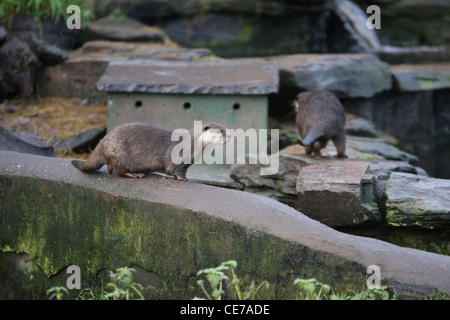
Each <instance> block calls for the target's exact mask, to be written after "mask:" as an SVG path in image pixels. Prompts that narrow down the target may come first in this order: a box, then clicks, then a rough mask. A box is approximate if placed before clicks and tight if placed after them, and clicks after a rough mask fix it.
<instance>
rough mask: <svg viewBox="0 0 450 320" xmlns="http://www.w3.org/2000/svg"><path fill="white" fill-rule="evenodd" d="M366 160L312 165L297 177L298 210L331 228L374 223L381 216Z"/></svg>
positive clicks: (302, 170)
mask: <svg viewBox="0 0 450 320" xmlns="http://www.w3.org/2000/svg"><path fill="white" fill-rule="evenodd" d="M368 166H369V163H368V162H367V161H352V160H344V161H328V162H323V163H317V164H311V165H308V166H306V167H304V168H302V169H301V170H300V172H299V174H298V180H297V193H298V199H299V211H301V212H302V213H304V214H306V215H307V216H309V217H310V218H313V219H315V220H317V221H320V222H322V223H324V224H326V225H328V226H331V227H336V226H341V227H342V226H354V225H360V224H370V223H372V224H374V223H377V222H379V221H381V215H380V212H379V209H378V206H377V202H376V198H375V195H374V193H373V188H374V181H373V178H374V176H373V175H371V174H368V173H367V171H368Z"/></svg>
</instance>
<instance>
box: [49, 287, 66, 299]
mask: <svg viewBox="0 0 450 320" xmlns="http://www.w3.org/2000/svg"><path fill="white" fill-rule="evenodd" d="M68 293H69V290H67V288H65V287H52V288H50V289H48V290H47V295H50V297H49V299H50V300H53V299H55V298H56V300H62V298H63V297H64V294H68Z"/></svg>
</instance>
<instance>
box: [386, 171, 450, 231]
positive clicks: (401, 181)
mask: <svg viewBox="0 0 450 320" xmlns="http://www.w3.org/2000/svg"><path fill="white" fill-rule="evenodd" d="M386 198H387V199H386V210H387V212H386V222H387V223H388V224H390V225H393V226H407V227H410V226H417V227H422V228H427V229H433V228H436V227H440V228H443V227H447V228H448V227H450V180H447V179H437V178H430V177H424V176H417V175H414V174H409V173H401V172H393V173H392V174H391V175H390V177H389V180H388V182H387V185H386Z"/></svg>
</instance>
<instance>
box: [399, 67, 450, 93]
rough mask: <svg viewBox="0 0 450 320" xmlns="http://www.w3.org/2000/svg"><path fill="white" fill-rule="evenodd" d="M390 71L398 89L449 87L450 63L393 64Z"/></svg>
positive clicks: (420, 89)
mask: <svg viewBox="0 0 450 320" xmlns="http://www.w3.org/2000/svg"><path fill="white" fill-rule="evenodd" d="M391 71H392V75H393V77H394V79H395V85H396V87H397V89H398V90H400V91H424V90H438V89H445V88H450V63H435V64H418V65H412V64H410V65H393V66H391Z"/></svg>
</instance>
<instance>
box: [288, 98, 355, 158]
mask: <svg viewBox="0 0 450 320" xmlns="http://www.w3.org/2000/svg"><path fill="white" fill-rule="evenodd" d="M295 108H296V111H297V116H296V119H295V120H296V122H297V128H298V131H299V133H300V134H301V136H302V140H299V144H300V145H302V146H304V147H305V149H306V153H307V154H311V153H313V154H315V155H319V156H320V155H321V154H320V149H323V148H325V147H326V146H327V143H328V141H329V140H330V139H331V140H332V141H333V143H334V145H335V146H336V150H337V156H338V157H341V158H347V156H346V154H345V129H344V125H345V113H344V108H343V107H342V105H341V103H340V101H339V99H338V98H337V97H336V95H335V94H334V93H332V92H331V91H328V90H318V91H305V92H302V93H300V94H298V95H297V97H296V99H295Z"/></svg>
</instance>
